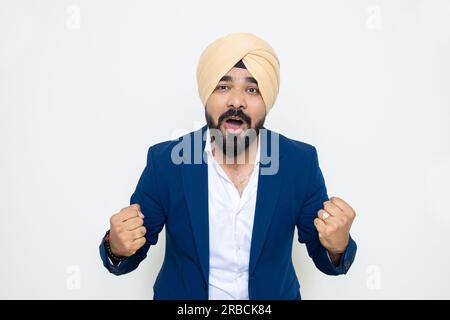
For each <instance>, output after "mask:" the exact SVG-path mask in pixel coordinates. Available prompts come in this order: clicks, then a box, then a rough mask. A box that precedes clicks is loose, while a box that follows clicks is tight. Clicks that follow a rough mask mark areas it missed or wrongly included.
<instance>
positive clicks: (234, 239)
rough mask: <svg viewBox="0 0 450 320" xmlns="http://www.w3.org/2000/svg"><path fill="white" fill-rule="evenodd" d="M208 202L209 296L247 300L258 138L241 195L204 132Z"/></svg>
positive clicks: (255, 191) (258, 159) (256, 180)
mask: <svg viewBox="0 0 450 320" xmlns="http://www.w3.org/2000/svg"><path fill="white" fill-rule="evenodd" d="M206 137H207V139H206V144H205V152H206V153H207V157H208V203H209V299H210V300H218V299H221V300H231V299H238V300H248V298H249V297H248V266H249V260H250V245H251V240H252V230H253V219H254V216H255V207H256V194H257V190H258V176H259V161H260V140H259V136H258V151H257V154H256V158H255V164H254V168H253V172H252V173H251V176H250V179H249V181H248V184H247V186H246V187H245V189H244V191H243V193H242V197H241V196H240V195H239V191H238V190H237V188H236V187H235V185H234V184H233V182H232V181H231V180H230V178H229V177H228V176H227V174H226V173H225V171H224V170H223V169H222V167H221V166H220V164H219V163H218V162H217V161H216V160H215V159H214V156H213V155H212V151H211V142H210V132H209V129H208V130H207V133H206Z"/></svg>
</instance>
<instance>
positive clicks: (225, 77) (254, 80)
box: [219, 76, 258, 84]
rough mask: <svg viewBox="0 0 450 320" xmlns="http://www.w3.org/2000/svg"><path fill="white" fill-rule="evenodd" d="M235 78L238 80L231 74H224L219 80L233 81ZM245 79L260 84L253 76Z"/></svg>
mask: <svg viewBox="0 0 450 320" xmlns="http://www.w3.org/2000/svg"><path fill="white" fill-rule="evenodd" d="M235 80H236V78H233V77H231V76H223V77H222V78H220V80H219V82H222V81H224V82H233V81H235ZM244 80H245V82H250V83H254V84H258V81H256V79H255V78H253V77H245V78H244Z"/></svg>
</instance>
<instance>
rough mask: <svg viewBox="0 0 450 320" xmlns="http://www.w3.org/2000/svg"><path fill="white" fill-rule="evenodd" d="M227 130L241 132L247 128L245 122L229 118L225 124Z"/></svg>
mask: <svg viewBox="0 0 450 320" xmlns="http://www.w3.org/2000/svg"><path fill="white" fill-rule="evenodd" d="M224 126H225V129H228V130H231V131H239V130H242V129H243V128H244V126H245V122H244V121H243V120H241V119H239V118H236V117H232V118H228V119H226V120H225V122H224Z"/></svg>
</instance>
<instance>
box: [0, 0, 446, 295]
mask: <svg viewBox="0 0 450 320" xmlns="http://www.w3.org/2000/svg"><path fill="white" fill-rule="evenodd" d="M236 31H246V32H253V33H255V34H256V35H258V36H260V37H262V38H263V39H265V40H267V41H268V42H269V43H270V44H271V45H272V46H273V47H274V49H275V51H276V52H277V54H278V56H279V59H280V62H281V89H280V94H279V98H278V100H277V101H276V104H275V106H274V108H273V109H272V111H271V112H270V113H269V114H268V117H267V122H266V125H267V127H268V128H271V129H275V130H278V131H279V132H281V133H283V134H285V135H287V136H288V137H290V138H294V139H297V140H301V141H305V142H308V143H310V144H313V145H315V146H316V147H317V149H318V152H319V160H320V165H321V168H322V170H323V173H324V176H325V179H326V182H327V186H328V191H329V195H330V196H331V195H336V196H340V197H342V198H344V199H345V200H347V201H348V202H349V203H350V204H351V205H352V206H353V207H354V208H355V210H356V212H357V219H356V220H355V223H354V225H353V229H352V235H353V237H354V238H355V240H356V241H357V243H358V253H357V258H356V261H355V263H354V265H353V266H352V268H351V270H350V272H349V274H348V275H347V276H342V277H329V276H326V275H323V274H321V273H320V272H319V271H318V270H317V269H315V267H314V265H313V263H312V260H310V259H309V257H308V256H307V253H306V249H305V247H304V246H303V245H300V244H298V243H297V244H296V245H295V246H294V248H295V249H294V252H293V258H294V261H295V265H296V269H297V273H298V276H299V279H300V282H301V285H302V295H303V298H304V299H317V298H320V299H335V298H339V299H399V298H405V299H417V298H426V299H428V298H445V299H449V298H450V273H449V272H448V271H449V270H450V250H449V249H450V248H449V247H450V236H449V234H450V212H449V197H448V193H449V191H450V189H449V181H450V125H449V124H450V121H449V120H450V1H444V0H434V1H425V0H397V1H387V0H386V1H375V0H373V1H362V0H354V1H350V0H348V1H332V0H328V1H317V0H314V1H313V0H311V1H271V2H269V1H261V0H258V1H231V0H229V1H225V2H216V1H159V2H157V4H156V2H154V3H153V2H151V1H106V0H105V1H76V0H74V1H56V0H55V1H31V0H30V1H20V0H10V1H5V0H0V146H1V157H0V200H1V202H0V203H1V205H0V214H1V215H0V218H1V220H0V245H1V250H0V256H1V264H0V283H1V286H0V298H8V299H10V298H38V299H47V298H59V299H79V298H86V299H91V298H98V299H103V298H114V299H115V298H125V299H128V298H137V299H150V298H151V297H152V286H153V282H154V280H155V278H156V275H157V272H158V271H159V268H160V266H161V263H162V258H163V254H164V241H165V240H164V234H163V233H162V234H161V237H160V241H159V242H158V244H157V246H156V247H152V248H151V249H150V251H149V256H148V257H147V259H146V260H145V261H144V262H143V263H142V264H141V266H140V267H139V269H138V270H136V271H135V272H133V273H131V274H128V275H125V276H121V277H116V276H113V275H110V274H109V273H108V272H107V271H106V269H104V268H103V266H102V263H101V260H100V258H99V254H98V245H99V243H100V240H101V237H102V236H103V234H104V232H105V231H106V230H107V229H108V219H109V216H110V215H111V214H113V213H115V212H117V211H118V210H119V209H120V208H122V207H124V206H127V205H128V201H129V198H130V195H131V193H132V192H133V190H134V188H135V186H136V183H137V179H138V178H139V176H140V174H141V171H142V169H143V168H144V165H145V160H146V152H147V149H148V147H149V146H150V145H152V144H155V143H157V142H160V141H163V140H168V139H171V138H174V137H176V136H177V135H179V134H182V133H184V132H188V131H192V130H194V129H196V128H199V127H200V126H202V125H203V123H204V116H203V109H202V106H201V102H200V99H199V97H198V95H197V87H196V80H195V69H196V66H197V61H198V58H199V56H200V54H201V52H202V50H203V49H204V48H205V47H206V46H207V44H209V43H210V42H212V41H213V40H215V39H216V38H218V37H220V36H223V35H225V34H228V33H230V32H236ZM293 241H295V242H296V241H297V240H296V237H295V238H294V239H293Z"/></svg>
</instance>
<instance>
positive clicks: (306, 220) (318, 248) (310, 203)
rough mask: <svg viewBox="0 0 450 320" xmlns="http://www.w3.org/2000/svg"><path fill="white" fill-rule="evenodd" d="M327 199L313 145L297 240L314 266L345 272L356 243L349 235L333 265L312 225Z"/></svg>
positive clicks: (330, 272) (336, 273)
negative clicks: (346, 243)
mask: <svg viewBox="0 0 450 320" xmlns="http://www.w3.org/2000/svg"><path fill="white" fill-rule="evenodd" d="M327 200H328V195H327V189H326V186H325V181H324V178H323V175H322V171H321V170H320V167H319V160H318V156H317V150H316V148H314V147H313V150H312V161H311V167H310V178H309V182H308V186H307V188H306V196H305V200H304V202H303V205H302V207H301V209H300V214H299V216H298V218H297V222H296V224H297V230H298V240H299V242H300V243H305V244H306V248H307V250H308V255H309V256H310V257H311V258H312V260H313V261H314V264H315V265H316V267H317V268H318V269H319V270H320V271H322V272H323V273H325V274H328V275H340V274H346V273H347V271H348V270H349V269H350V266H351V265H352V263H353V260H354V258H355V255H356V248H357V247H356V243H355V241H354V240H353V239H352V237H351V236H350V239H349V243H348V246H347V248H346V250H345V252H344V253H343V255H342V256H341V259H340V261H339V265H338V266H335V265H334V264H333V263H332V262H331V260H330V258H329V255H328V252H327V250H326V249H325V247H324V246H323V245H322V244H321V243H320V240H319V234H318V232H317V229H316V227H315V226H314V219H315V218H316V217H317V212H318V211H319V209H322V208H323V203H324V202H325V201H327Z"/></svg>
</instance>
